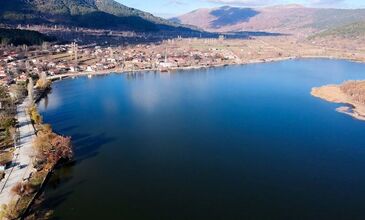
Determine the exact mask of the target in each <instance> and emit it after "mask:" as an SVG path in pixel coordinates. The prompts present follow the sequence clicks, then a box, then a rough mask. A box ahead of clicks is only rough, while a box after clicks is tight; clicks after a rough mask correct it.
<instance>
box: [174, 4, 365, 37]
mask: <svg viewBox="0 0 365 220" xmlns="http://www.w3.org/2000/svg"><path fill="white" fill-rule="evenodd" d="M171 21H174V22H179V23H181V24H188V25H194V26H197V27H200V28H202V29H204V30H206V31H214V32H240V31H266V32H278V33H290V34H292V33H296V34H308V33H315V32H318V31H324V30H327V29H331V28H335V27H338V26H342V25H348V24H351V23H355V22H360V21H365V9H323V8H307V7H303V6H300V5H284V6H273V7H266V8H239V7H229V6H223V7H220V8H213V9H198V10H195V11H192V12H190V13H187V14H184V15H181V16H179V17H175V18H172V19H171Z"/></svg>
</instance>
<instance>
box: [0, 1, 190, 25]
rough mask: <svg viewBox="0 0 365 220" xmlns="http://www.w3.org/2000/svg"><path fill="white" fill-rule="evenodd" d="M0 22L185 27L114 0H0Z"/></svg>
mask: <svg viewBox="0 0 365 220" xmlns="http://www.w3.org/2000/svg"><path fill="white" fill-rule="evenodd" d="M0 22H1V23H5V24H63V25H72V26H79V27H87V28H101V29H104V28H105V29H119V30H135V31H158V30H175V29H181V30H184V29H186V30H188V28H186V27H184V26H182V25H177V24H176V23H173V22H170V21H168V20H165V19H162V18H159V17H155V16H153V15H152V14H150V13H147V12H143V11H140V10H137V9H134V8H130V7H127V6H125V5H122V4H120V3H118V2H116V1H114V0H0Z"/></svg>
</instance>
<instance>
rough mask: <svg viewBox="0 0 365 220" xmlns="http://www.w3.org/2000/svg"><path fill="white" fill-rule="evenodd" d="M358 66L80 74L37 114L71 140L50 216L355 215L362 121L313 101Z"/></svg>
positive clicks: (56, 88)
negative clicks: (70, 157) (317, 89)
mask: <svg viewBox="0 0 365 220" xmlns="http://www.w3.org/2000/svg"><path fill="white" fill-rule="evenodd" d="M363 70H364V65H363V64H357V63H350V62H345V61H334V60H296V61H285V62H278V63H269V64H258V65H247V66H234V67H226V68H217V69H209V70H192V71H185V72H183V71H177V72H174V73H167V74H165V73H161V74H160V73H156V72H146V73H133V74H112V75H109V76H98V77H93V78H91V79H89V78H87V77H80V78H77V79H67V80H64V81H60V82H57V83H55V84H54V85H53V90H52V93H51V94H50V95H49V100H48V104H46V101H45V100H44V101H43V102H42V103H40V109H41V112H42V115H43V116H44V120H45V122H47V123H51V124H52V126H53V127H54V129H55V131H57V132H59V133H62V134H65V135H70V136H72V138H73V143H74V146H75V163H74V164H72V165H69V166H67V167H64V168H61V169H59V170H57V171H56V173H55V176H54V178H52V181H51V184H50V185H49V186H48V188H47V190H46V203H45V204H46V205H47V207H52V208H54V209H55V216H56V218H58V219H128V220H135V219H141V220H144V219H149V220H151V219H152V220H153V219H156V220H157V219H158V220H162V219H166V220H170V219H174V220H179V219H191V220H193V219H199V220H201V219H211V220H213V219H280V220H283V219H310V220H316V219H321V220H322V219H331V220H336V219H364V217H365V211H364V209H363V204H365V191H364V187H363V186H364V185H365V173H364V172H363V171H364V169H365V161H364V160H365V159H364V158H365V148H364V146H365V139H364V137H363V134H364V132H365V124H364V123H363V122H360V121H356V120H353V119H352V118H351V117H348V116H346V115H343V114H339V113H337V112H336V111H335V108H336V107H337V106H338V105H336V104H332V103H328V102H325V101H323V100H320V99H317V98H314V97H311V96H310V90H311V88H312V87H314V86H320V85H324V84H329V83H340V82H342V81H344V80H347V79H362V78H364V71H363Z"/></svg>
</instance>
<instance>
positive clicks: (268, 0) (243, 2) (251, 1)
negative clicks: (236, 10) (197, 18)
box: [207, 0, 278, 6]
mask: <svg viewBox="0 0 365 220" xmlns="http://www.w3.org/2000/svg"><path fill="white" fill-rule="evenodd" d="M207 1H208V2H212V3H217V4H226V5H236V6H265V5H271V4H276V3H278V2H277V1H275V0H207Z"/></svg>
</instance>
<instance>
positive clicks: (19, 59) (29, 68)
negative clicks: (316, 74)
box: [0, 36, 365, 85]
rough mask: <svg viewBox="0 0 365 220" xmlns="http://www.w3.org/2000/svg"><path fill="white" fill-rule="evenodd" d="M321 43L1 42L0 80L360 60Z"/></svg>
mask: <svg viewBox="0 0 365 220" xmlns="http://www.w3.org/2000/svg"><path fill="white" fill-rule="evenodd" d="M349 51H350V50H347V49H346V47H343V48H341V47H336V48H331V47H326V46H324V45H316V44H315V42H298V41H297V40H296V39H294V38H290V37H275V38H274V37H261V38H257V39H247V40H239V39H236V40H233V39H225V38H224V37H223V36H221V37H220V38H216V39H213V38H212V39H198V38H187V39H183V38H176V39H171V40H164V41H162V42H161V43H150V44H137V45H126V46H124V45H123V46H119V47H102V46H98V45H96V44H89V45H78V44H76V43H69V44H62V45H61V44H50V43H43V44H42V45H40V46H18V47H14V46H5V45H2V46H0V83H2V84H6V85H9V84H12V83H15V82H24V81H25V80H26V79H27V78H28V76H32V77H33V78H35V79H37V78H38V77H39V76H40V75H46V76H48V77H52V76H57V75H62V74H69V75H73V74H74V75H78V74H80V73H83V74H95V73H98V72H133V71H147V70H157V71H161V72H169V71H173V70H176V69H187V68H208V67H214V66H224V65H231V64H247V63H255V62H267V61H274V60H281V59H288V58H300V57H326V58H343V59H350V60H358V61H362V60H363V59H364V57H365V54H364V51H363V50H360V49H359V50H358V51H357V50H353V49H352V50H351V52H349Z"/></svg>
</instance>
